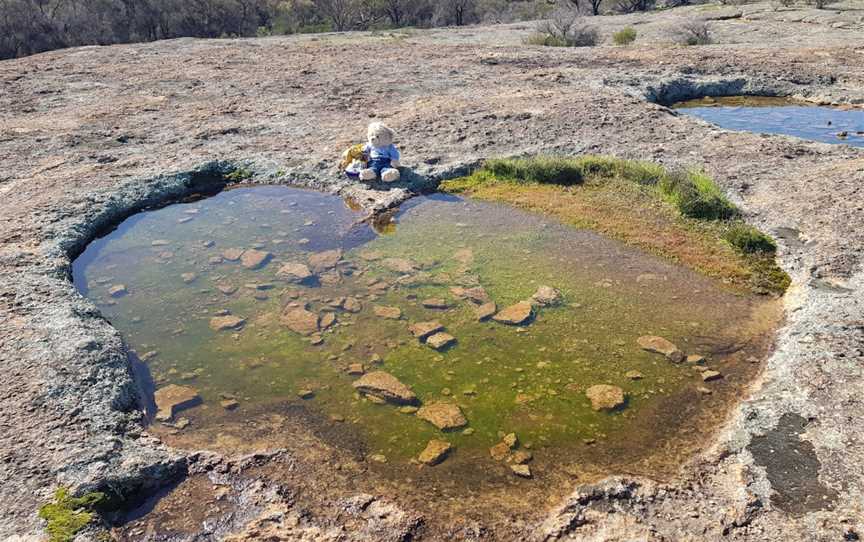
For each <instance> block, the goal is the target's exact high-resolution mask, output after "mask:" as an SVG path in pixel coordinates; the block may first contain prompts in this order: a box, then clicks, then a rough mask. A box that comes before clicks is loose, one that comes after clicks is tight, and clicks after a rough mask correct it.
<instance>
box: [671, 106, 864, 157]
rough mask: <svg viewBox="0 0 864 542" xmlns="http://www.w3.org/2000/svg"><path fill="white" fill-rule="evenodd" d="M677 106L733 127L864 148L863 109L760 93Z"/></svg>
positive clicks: (682, 109) (726, 126)
mask: <svg viewBox="0 0 864 542" xmlns="http://www.w3.org/2000/svg"><path fill="white" fill-rule="evenodd" d="M673 107H674V108H675V109H679V110H681V112H682V113H685V114H687V115H694V116H696V117H699V118H701V119H703V120H706V121H708V122H710V123H712V124H716V125H717V126H720V127H721V128H727V129H729V130H739V131H748V132H757V133H766V134H781V135H789V136H795V137H800V138H802V139H810V140H813V141H821V142H823V143H835V144H845V145H852V146H853V147H864V110H862V109H854V110H845V109H840V108H837V107H824V106H816V105H810V104H804V103H801V102H794V101H790V100H788V99H785V98H769V97H759V96H731V97H724V98H703V99H699V100H690V101H687V102H680V103H677V104H675V105H673ZM843 134H845V135H843Z"/></svg>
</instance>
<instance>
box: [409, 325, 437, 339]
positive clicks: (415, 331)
mask: <svg viewBox="0 0 864 542" xmlns="http://www.w3.org/2000/svg"><path fill="white" fill-rule="evenodd" d="M443 330H444V326H442V325H441V324H440V323H438V322H435V321H433V322H417V323H416V324H411V325H410V326H409V327H408V331H410V332H411V334H412V335H414V336H415V337H417V338H418V339H420V340H421V341H423V340H426V338H427V337H429V336H430V335H434V334H435V333H438V332H439V331H443Z"/></svg>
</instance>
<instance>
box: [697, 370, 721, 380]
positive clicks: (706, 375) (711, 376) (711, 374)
mask: <svg viewBox="0 0 864 542" xmlns="http://www.w3.org/2000/svg"><path fill="white" fill-rule="evenodd" d="M721 378H723V375H722V374H721V373H720V371H711V370H709V371H704V372H703V373H702V381H703V382H711V381H712V380H719V379H721Z"/></svg>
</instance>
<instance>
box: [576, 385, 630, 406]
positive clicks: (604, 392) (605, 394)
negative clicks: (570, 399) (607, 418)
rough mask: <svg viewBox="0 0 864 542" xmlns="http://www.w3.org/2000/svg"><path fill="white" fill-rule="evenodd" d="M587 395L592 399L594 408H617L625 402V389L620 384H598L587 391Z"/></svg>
mask: <svg viewBox="0 0 864 542" xmlns="http://www.w3.org/2000/svg"><path fill="white" fill-rule="evenodd" d="M585 396H586V397H588V399H590V400H591V408H593V409H594V410H598V411H599V410H607V411H608V410H615V409H616V408H620V407H621V406H623V405H624V403H625V397H624V390H622V389H621V388H619V387H618V386H610V385H608V384H597V385H594V386H591V387H590V388H588V389H587V390H586V391H585Z"/></svg>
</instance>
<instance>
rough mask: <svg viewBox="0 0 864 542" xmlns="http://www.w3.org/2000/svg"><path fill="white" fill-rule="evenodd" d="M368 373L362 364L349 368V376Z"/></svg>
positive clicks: (355, 364)
mask: <svg viewBox="0 0 864 542" xmlns="http://www.w3.org/2000/svg"><path fill="white" fill-rule="evenodd" d="M365 372H366V369H365V368H364V367H363V364H362V363H352V364H351V365H349V366H348V374H349V375H351V376H360V375H362V374H363V373H365Z"/></svg>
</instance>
